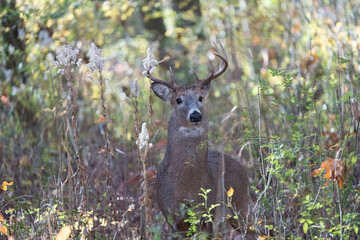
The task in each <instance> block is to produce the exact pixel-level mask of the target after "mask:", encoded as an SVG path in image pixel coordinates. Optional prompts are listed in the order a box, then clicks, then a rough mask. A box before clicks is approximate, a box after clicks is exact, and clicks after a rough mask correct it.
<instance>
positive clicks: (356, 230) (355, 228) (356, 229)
mask: <svg viewBox="0 0 360 240" xmlns="http://www.w3.org/2000/svg"><path fill="white" fill-rule="evenodd" d="M354 231H355V233H356V235H357V234H358V233H359V226H358V225H354Z"/></svg>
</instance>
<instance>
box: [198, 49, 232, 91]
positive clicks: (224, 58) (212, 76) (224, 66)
mask: <svg viewBox="0 0 360 240" xmlns="http://www.w3.org/2000/svg"><path fill="white" fill-rule="evenodd" d="M219 43H220V47H221V51H222V55H221V54H220V53H219V49H218V47H217V45H216V43H214V45H215V48H216V52H213V54H214V55H215V56H217V57H218V58H220V59H221V60H222V61H221V62H220V66H219V70H218V71H217V72H216V73H214V71H213V70H211V73H210V74H209V75H208V76H207V77H206V78H204V79H199V77H198V75H197V73H196V72H195V70H194V69H193V73H194V75H195V79H196V85H197V86H198V87H200V88H202V87H203V86H204V85H206V84H208V83H209V82H210V81H211V80H213V79H215V78H217V77H219V76H220V75H221V74H223V73H224V72H225V70H226V69H227V67H228V66H229V63H228V61H227V55H226V52H225V49H224V47H223V45H222V44H221V42H219Z"/></svg>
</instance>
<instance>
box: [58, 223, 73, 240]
mask: <svg viewBox="0 0 360 240" xmlns="http://www.w3.org/2000/svg"><path fill="white" fill-rule="evenodd" d="M70 235H71V228H70V226H64V227H62V228H61V229H60V231H59V232H58V234H56V237H55V240H66V239H68V238H69V237H70Z"/></svg>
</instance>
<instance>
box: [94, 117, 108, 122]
mask: <svg viewBox="0 0 360 240" xmlns="http://www.w3.org/2000/svg"><path fill="white" fill-rule="evenodd" d="M101 122H106V118H98V119H96V121H95V122H94V123H101Z"/></svg>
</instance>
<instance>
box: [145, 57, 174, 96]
mask: <svg viewBox="0 0 360 240" xmlns="http://www.w3.org/2000/svg"><path fill="white" fill-rule="evenodd" d="M168 59H169V58H165V59H163V60H161V61H159V65H160V64H161V63H163V62H166V61H167V60H168ZM169 69H170V76H171V81H170V82H167V81H164V80H160V79H158V78H156V77H153V76H152V75H151V73H150V70H151V68H149V69H148V70H147V72H146V76H147V77H148V78H149V79H151V80H152V81H153V82H155V83H161V84H163V85H165V86H167V87H168V88H171V89H172V90H174V91H176V89H177V86H176V83H175V76H174V73H173V71H172V69H171V67H169Z"/></svg>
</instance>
